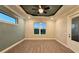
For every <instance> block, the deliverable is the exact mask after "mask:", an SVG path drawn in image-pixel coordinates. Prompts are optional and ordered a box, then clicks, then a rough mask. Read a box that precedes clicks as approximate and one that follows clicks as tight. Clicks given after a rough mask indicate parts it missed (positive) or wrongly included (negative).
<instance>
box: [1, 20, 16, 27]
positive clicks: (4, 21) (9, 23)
mask: <svg viewBox="0 0 79 59" xmlns="http://www.w3.org/2000/svg"><path fill="white" fill-rule="evenodd" d="M0 23H4V24H8V25H12V26H16V25H18V24H13V23H9V22H5V21H1V20H0Z"/></svg>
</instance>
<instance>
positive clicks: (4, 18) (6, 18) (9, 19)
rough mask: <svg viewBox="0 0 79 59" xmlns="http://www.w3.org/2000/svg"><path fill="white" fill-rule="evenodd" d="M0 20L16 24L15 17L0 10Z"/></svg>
mask: <svg viewBox="0 0 79 59" xmlns="http://www.w3.org/2000/svg"><path fill="white" fill-rule="evenodd" d="M0 21H2V22H7V23H11V24H16V19H15V18H13V17H10V16H8V15H6V14H4V13H1V12H0Z"/></svg>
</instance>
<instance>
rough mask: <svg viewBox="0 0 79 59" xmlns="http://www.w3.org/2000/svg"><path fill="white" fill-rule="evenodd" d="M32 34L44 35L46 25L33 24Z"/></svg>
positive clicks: (41, 23) (40, 23)
mask: <svg viewBox="0 0 79 59" xmlns="http://www.w3.org/2000/svg"><path fill="white" fill-rule="evenodd" d="M34 34H46V23H45V22H35V23H34Z"/></svg>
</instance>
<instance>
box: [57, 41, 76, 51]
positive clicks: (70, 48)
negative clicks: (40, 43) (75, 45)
mask: <svg viewBox="0 0 79 59" xmlns="http://www.w3.org/2000/svg"><path fill="white" fill-rule="evenodd" d="M56 41H57V42H59V43H60V44H62V45H64V46H65V47H67V48H69V49H70V50H72V49H71V48H70V47H69V46H67V45H66V44H64V43H63V42H61V41H59V40H56ZM72 51H73V52H75V51H74V50H72Z"/></svg>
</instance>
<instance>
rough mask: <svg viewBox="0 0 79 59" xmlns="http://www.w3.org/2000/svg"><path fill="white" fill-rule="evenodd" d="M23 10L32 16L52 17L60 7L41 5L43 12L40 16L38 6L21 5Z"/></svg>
mask: <svg viewBox="0 0 79 59" xmlns="http://www.w3.org/2000/svg"><path fill="white" fill-rule="evenodd" d="M21 7H22V8H23V10H24V11H25V12H26V13H27V14H30V15H32V16H53V15H55V14H56V13H57V11H58V10H59V9H60V8H61V7H62V5H41V8H42V9H43V10H44V12H43V13H42V14H40V13H39V11H38V10H39V5H21Z"/></svg>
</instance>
